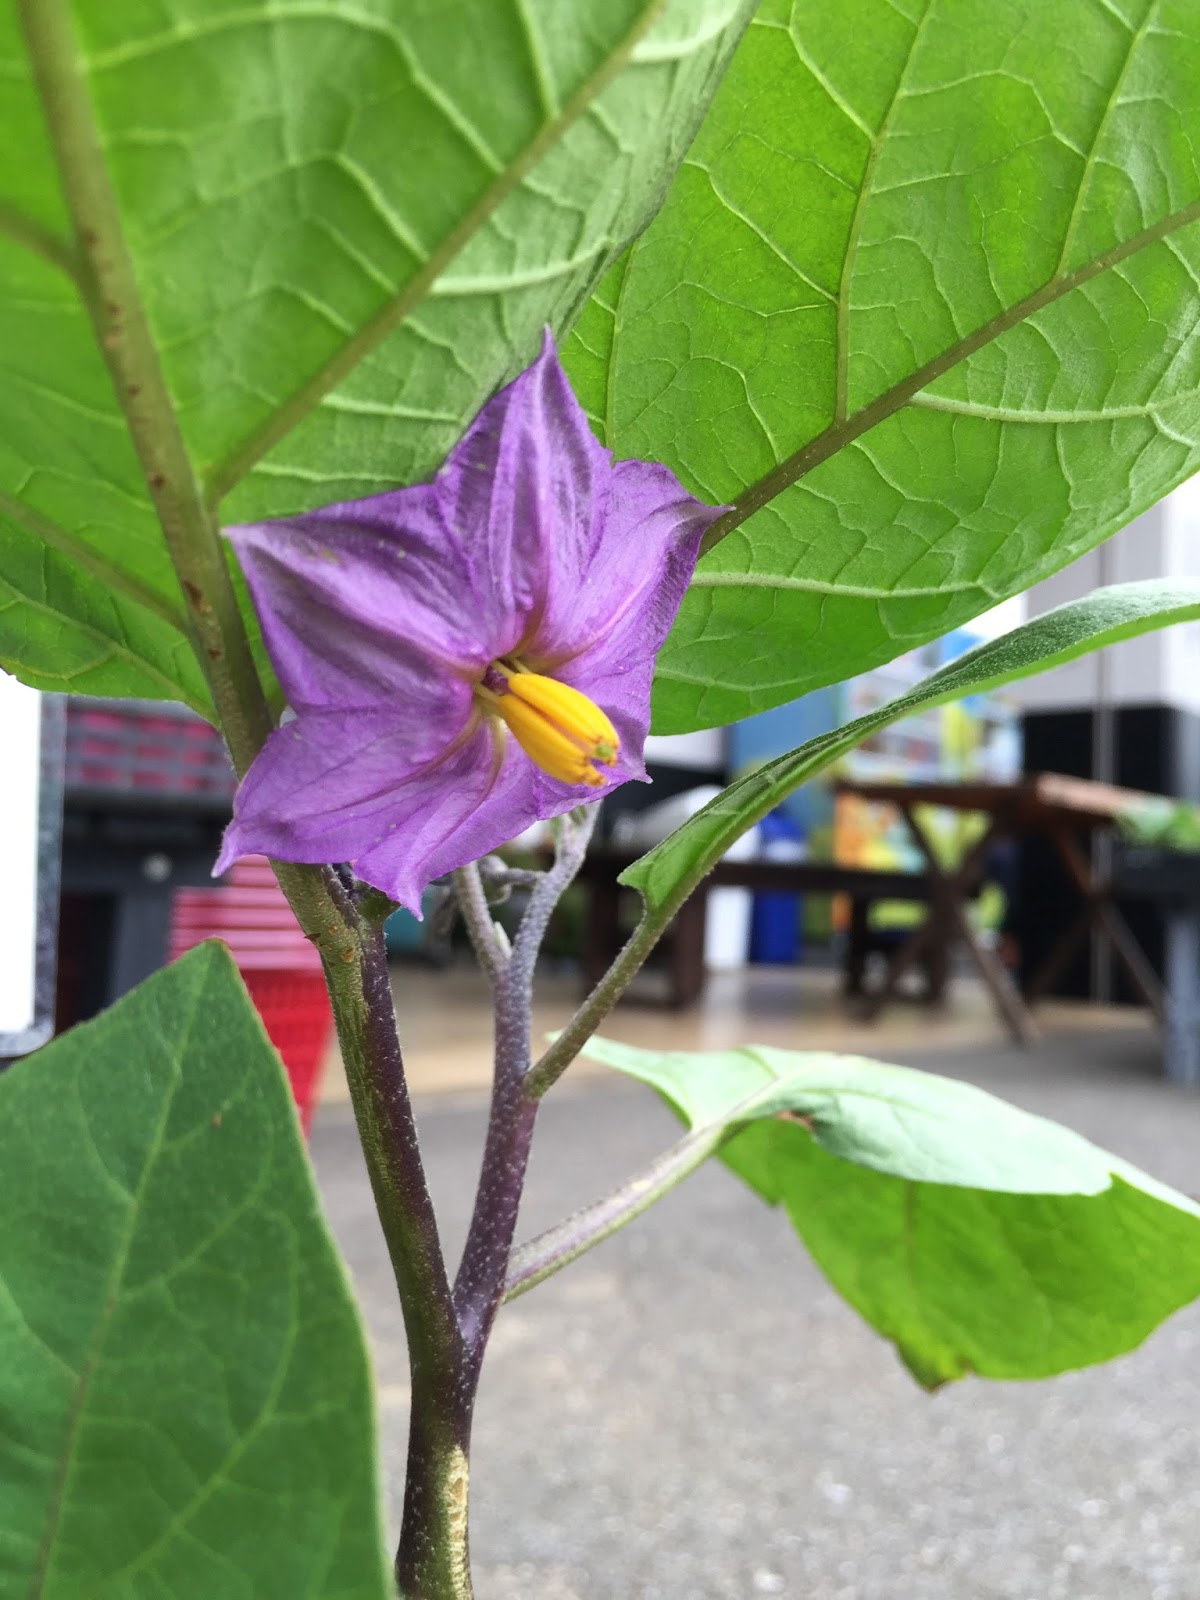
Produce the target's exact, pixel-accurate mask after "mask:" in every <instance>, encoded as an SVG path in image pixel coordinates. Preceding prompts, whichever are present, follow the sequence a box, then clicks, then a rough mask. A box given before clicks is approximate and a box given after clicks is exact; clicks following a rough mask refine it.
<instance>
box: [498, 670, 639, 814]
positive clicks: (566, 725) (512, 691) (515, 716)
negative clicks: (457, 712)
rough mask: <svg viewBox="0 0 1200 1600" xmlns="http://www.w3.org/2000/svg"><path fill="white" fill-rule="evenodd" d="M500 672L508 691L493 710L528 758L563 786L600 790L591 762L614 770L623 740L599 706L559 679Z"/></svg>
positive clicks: (601, 783) (602, 782) (530, 674)
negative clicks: (581, 785) (574, 785)
mask: <svg viewBox="0 0 1200 1600" xmlns="http://www.w3.org/2000/svg"><path fill="white" fill-rule="evenodd" d="M502 670H505V673H506V676H507V678H508V682H507V684H506V685H505V689H506V691H507V692H502V693H501V694H499V695H498V696H497V697H496V699H495V701H494V702H493V704H494V709H495V711H496V712H497V713H498V714H499V715H500V716H501V717H503V718H504V721H505V722H506V723H507V725H508V727H509V728H510V729H511V730H512V734H513V737H514V738H515V739H516V741H517V743H518V744H519V745H520V746H521V748H522V750H524V752H525V754H526V755H527V756H528V757H529V758H530V760H531V761H534V762H536V763H537V765H538V766H539V767H541V769H542V771H543V772H548V773H549V774H550V776H551V777H552V778H558V779H560V780H561V781H562V782H563V783H586V784H588V785H589V787H591V788H593V789H598V788H601V787H602V786H603V784H604V778H603V775H602V774H601V773H599V772H597V771H596V768H595V767H594V766H593V765H592V763H593V762H594V761H598V762H600V763H601V764H602V765H603V766H606V767H611V766H613V765H614V764H615V762H616V759H617V752H618V750H619V749H620V747H621V741H620V739H619V738H618V736H617V730H616V729H615V728H614V727H613V725H612V723H611V722H610V721H609V720H608V718H607V717H606V716H605V715H604V713H603V711H601V709H600V707H599V706H598V705H596V704H595V703H594V702H593V701H591V700H589V699H588V697H587V695H585V694H581V693H580V691H579V690H578V689H572V688H571V686H570V685H569V684H566V683H559V681H558V680H557V679H556V678H544V677H542V675H541V674H540V673H536V672H512V673H509V672H507V669H502ZM490 699H491V697H490V696H489V700H490Z"/></svg>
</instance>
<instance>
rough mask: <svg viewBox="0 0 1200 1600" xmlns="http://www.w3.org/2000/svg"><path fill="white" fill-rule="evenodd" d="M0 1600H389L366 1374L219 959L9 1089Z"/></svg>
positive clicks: (305, 1175)
mask: <svg viewBox="0 0 1200 1600" xmlns="http://www.w3.org/2000/svg"><path fill="white" fill-rule="evenodd" d="M0 1171H2V1172H3V1174H4V1182H3V1185H2V1186H0V1504H2V1505H3V1516H2V1517H0V1595H2V1596H4V1600H85V1597H86V1600H192V1597H194V1600H213V1597H215V1596H218V1595H219V1596H221V1597H222V1600H224V1597H229V1600H275V1597H278V1600H294V1597H295V1596H297V1595H307V1596H312V1597H313V1600H318V1597H319V1600H383V1597H384V1596H385V1595H386V1594H388V1593H389V1592H390V1585H389V1583H388V1580H387V1578H386V1575H385V1572H386V1562H385V1560H384V1556H383V1552H382V1544H381V1526H380V1510H379V1504H378V1494H377V1484H376V1478H375V1463H374V1422H373V1414H372V1394H371V1381H370V1373H369V1370H368V1363H367V1355H366V1350H365V1346H364V1342H363V1335H362V1330H361V1328H360V1325H359V1322H358V1317H357V1313H356V1310H355V1306H354V1303H353V1300H352V1298H351V1295H350V1291H349V1287H348V1285H347V1282H346V1279H345V1276H344V1273H343V1269H342V1267H341V1264H340V1262H339V1261H338V1258H337V1256H336V1253H335V1251H334V1248H333V1245H332V1243H331V1241H330V1238H329V1235H328V1233H327V1232H326V1229H325V1225H324V1222H323V1220H322V1218H321V1213H320V1207H319V1204H318V1201H317V1196H316V1192H315V1189H314V1186H313V1181H312V1175H311V1172H310V1170H309V1166H308V1162H307V1160H306V1158H305V1155H304V1151H303V1148H302V1145H301V1141H300V1135H299V1128H298V1125H297V1121H296V1115H295V1111H294V1110H293V1108H292V1105H291V1101H290V1096H289V1093H288V1089H287V1084H286V1082H285V1080H284V1077H283V1074H282V1072H281V1071H280V1067H279V1062H278V1058H277V1057H276V1056H275V1053H274V1051H273V1050H272V1048H271V1046H270V1045H269V1044H268V1042H267V1039H266V1036H265V1034H264V1033H263V1030H262V1026H261V1024H260V1023H259V1021H258V1019H257V1017H256V1015H255V1013H254V1011H253V1009H252V1007H251V1005H250V1002H249V1000H248V999H247V997H246V993H245V990H244V989H243V988H242V986H241V983H240V980H239V979H238V976H237V972H236V970H235V969H234V967H233V964H232V962H231V960H230V958H229V955H228V952H226V951H225V950H223V949H222V948H221V947H220V946H218V945H212V944H210V945H203V946H201V947H200V948H199V949H198V950H197V951H195V952H194V953H192V954H190V955H188V956H186V957H184V959H183V960H182V961H180V962H179V963H177V964H176V965H175V966H173V967H170V968H168V969H167V970H166V971H165V972H162V973H159V974H158V975H157V976H155V977H153V978H151V979H150V980H149V981H148V982H147V983H145V984H143V985H142V986H141V988H139V989H137V990H135V991H134V993H133V994H131V995H129V996H128V997H127V998H126V999H124V1000H122V1001H120V1002H119V1003H118V1004H117V1005H116V1006H114V1007H113V1009H112V1010H111V1011H109V1012H106V1013H105V1014H104V1015H103V1016H101V1017H99V1018H98V1019H97V1020H96V1021H95V1022H90V1023H87V1024H85V1025H83V1026H82V1027H79V1028H77V1029H75V1030H74V1031H73V1032H71V1033H69V1034H67V1035H65V1036H64V1037H63V1038H61V1039H59V1040H57V1041H56V1042H55V1043H53V1044H50V1045H47V1046H46V1048H45V1049H44V1050H41V1051H39V1052H38V1053H37V1054H36V1055H33V1056H31V1057H29V1058H28V1059H26V1060H24V1061H21V1062H19V1063H17V1064H16V1065H15V1066H13V1067H11V1068H10V1069H9V1070H8V1071H7V1072H6V1073H4V1074H3V1075H0Z"/></svg>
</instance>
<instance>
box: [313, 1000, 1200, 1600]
mask: <svg viewBox="0 0 1200 1600" xmlns="http://www.w3.org/2000/svg"><path fill="white" fill-rule="evenodd" d="M911 1064H912V1065H924V1066H929V1067H931V1068H933V1069H935V1070H938V1071H943V1072H948V1073H952V1074H955V1075H958V1076H962V1077H967V1078H970V1079H972V1080H973V1081H975V1082H978V1083H981V1084H982V1085H984V1086H985V1087H986V1088H989V1089H991V1090H993V1091H994V1092H996V1093H999V1094H1003V1095H1006V1096H1007V1097H1008V1098H1010V1099H1012V1100H1014V1101H1016V1102H1017V1103H1018V1104H1020V1105H1023V1106H1026V1107H1027V1108H1028V1109H1030V1110H1033V1111H1038V1112H1041V1113H1043V1114H1045V1115H1048V1116H1054V1117H1057V1118H1059V1119H1060V1120H1062V1121H1064V1122H1067V1123H1069V1124H1070V1125H1071V1126H1073V1127H1075V1128H1078V1129H1079V1130H1080V1131H1081V1132H1083V1133H1085V1134H1087V1135H1088V1136H1089V1137H1090V1138H1092V1139H1095V1140H1096V1141H1097V1142H1099V1143H1101V1144H1104V1145H1106V1146H1108V1147H1109V1148H1111V1149H1113V1150H1115V1151H1118V1152H1119V1153H1121V1154H1122V1155H1125V1156H1127V1157H1129V1158H1131V1159H1132V1160H1134V1161H1136V1162H1138V1163H1139V1164H1140V1165H1142V1166H1144V1167H1146V1168H1147V1169H1148V1170H1149V1171H1151V1172H1153V1173H1155V1174H1156V1175H1157V1176H1159V1177H1161V1178H1163V1179H1165V1180H1166V1181H1167V1182H1170V1183H1174V1184H1176V1185H1178V1186H1179V1187H1181V1188H1183V1189H1186V1190H1189V1191H1191V1192H1195V1191H1197V1190H1200V1176H1198V1169H1200V1097H1195V1096H1193V1097H1188V1096H1187V1095H1186V1094H1184V1093H1183V1092H1181V1091H1177V1090H1174V1089H1171V1088H1170V1087H1168V1086H1166V1085H1164V1084H1163V1083H1161V1082H1160V1081H1158V1079H1157V1077H1156V1072H1157V1063H1156V1060H1155V1056H1154V1041H1153V1040H1152V1038H1151V1037H1150V1036H1149V1035H1147V1034H1145V1033H1140V1032H1139V1033H1129V1034H1111V1035H1101V1036H1097V1035H1095V1034H1092V1035H1088V1036H1087V1037H1086V1038H1085V1037H1079V1038H1076V1039H1063V1038H1058V1039H1055V1040H1054V1042H1053V1044H1052V1045H1047V1046H1044V1047H1043V1048H1042V1049H1041V1050H1040V1051H1039V1052H1036V1053H1035V1054H1033V1055H1023V1054H1021V1053H1019V1052H1016V1051H1012V1050H1008V1049H996V1050H992V1051H987V1050H972V1051H969V1052H947V1053H945V1054H943V1055H939V1056H936V1057H934V1056H927V1057H926V1058H925V1059H924V1060H923V1061H919V1062H918V1061H916V1060H912V1061H911ZM419 1111H420V1113H421V1125H422V1134H423V1138H424V1141H425V1145H426V1149H427V1160H428V1165H429V1171H430V1181H431V1183H432V1185H433V1188H434V1194H435V1198H436V1200H437V1202H438V1205H439V1210H440V1211H441V1213H442V1215H443V1217H444V1219H445V1226H446V1229H447V1233H448V1235H449V1237H450V1238H451V1240H452V1241H457V1240H459V1239H460V1238H461V1235H462V1230H463V1228H464V1225H465V1221H466V1214H467V1210H468V1206H469V1194H468V1190H469V1188H470V1187H471V1184H472V1183H473V1179H474V1174H475V1169H476V1164H477V1161H478V1150H479V1142H480V1138H481V1132H482V1125H483V1116H484V1107H483V1106H482V1104H480V1103H477V1102H474V1101H471V1102H467V1101H462V1100H459V1101H448V1100H440V1101H430V1102H427V1103H426V1104H425V1105H424V1106H423V1107H419ZM675 1129H676V1125H675V1123H674V1121H673V1120H672V1119H671V1117H670V1116H669V1115H668V1114H667V1113H666V1112H665V1111H663V1110H662V1109H661V1108H660V1107H659V1106H658V1105H657V1103H656V1102H655V1101H654V1099H653V1097H652V1096H651V1095H650V1094H649V1093H648V1092H647V1091H645V1090H642V1089H639V1088H637V1087H635V1086H632V1085H628V1084H626V1083H624V1082H621V1081H616V1082H613V1083H611V1084H610V1083H608V1082H601V1083H596V1082H589V1083H588V1084H586V1085H583V1086H580V1087H579V1088H573V1087H572V1086H571V1085H570V1082H569V1080H568V1081H567V1082H566V1083H564V1084H563V1085H562V1086H561V1087H560V1088H559V1089H558V1090H556V1091H555V1093H554V1095H553V1096H552V1097H551V1098H550V1100H549V1101H548V1103H547V1105H546V1108H545V1110H544V1113H543V1122H542V1124H541V1126H540V1128H539V1136H538V1141H537V1146H536V1150H535V1158H534V1162H533V1166H532V1171H531V1175H530V1183H529V1191H528V1196H527V1201H526V1209H525V1214H524V1225H523V1228H522V1232H523V1233H528V1232H530V1231H533V1230H536V1229H538V1228H541V1227H544V1226H546V1225H547V1224H548V1223H550V1222H552V1221H554V1220H556V1219H557V1217H559V1216H561V1215H562V1214H563V1212H564V1211H566V1210H568V1209H570V1208H571V1207H573V1206H575V1205H577V1204H579V1203H580V1202H582V1201H584V1200H587V1199H590V1198H592V1197H593V1196H595V1195H597V1194H599V1193H601V1192H602V1191H603V1190H605V1189H606V1188H608V1187H611V1186H612V1184H614V1183H615V1182H617V1181H618V1180H619V1179H620V1178H621V1177H623V1176H624V1175H625V1174H627V1173H628V1172H630V1171H631V1170H633V1169H635V1168H636V1167H637V1166H638V1165H640V1164H641V1163H643V1162H644V1161H646V1160H647V1159H649V1157H650V1156H652V1155H653V1154H654V1153H655V1152H656V1151H657V1150H658V1149H660V1148H661V1147H662V1146H663V1145H664V1144H665V1143H667V1142H669V1141H670V1140H671V1139H672V1138H673V1137H674V1134H675ZM313 1155H314V1158H315V1161H316V1165H317V1171H318V1175H319V1179H320V1182H321V1186H322V1190H323V1192H324V1195H325V1199H326V1204H327V1206H328V1209H329V1213H330V1217H331V1221H332V1224H333V1227H334V1229H335V1232H336V1233H337V1235H338V1238H339V1240H340V1242H341V1244H342V1248H343V1249H344V1251H345V1253H346V1256H347V1259H348V1261H349V1264H350V1267H351V1270H352V1272H353V1275H354V1277H355V1280H356V1282H357V1285H358V1289H359V1293H360V1295H361V1297H362V1300H363V1305H364V1310H365V1314H366V1318H367V1321H368V1324H369V1326H370V1330H371V1336H372V1342H373V1345H374V1349H375V1354H376V1361H377V1366H378V1370H379V1378H380V1384H381V1413H382V1423H383V1432H384V1459H385V1470H386V1473H387V1477H388V1481H389V1495H390V1499H391V1514H392V1517H393V1519H394V1518H395V1514H396V1505H395V1500H396V1494H397V1491H398V1478H399V1471H400V1468H401V1465H402V1462H403V1447H404V1429H405V1415H406V1406H407V1387H406V1376H405V1368H404V1351H403V1343H402V1338H401V1335H400V1333H399V1319H398V1313H397V1312H396V1311H395V1310H394V1307H393V1291H392V1287H391V1283H390V1278H389V1272H388V1266H387V1261H386V1257H385V1255H384V1252H383V1248H382V1245H381V1244H380V1242H379V1240H378V1231H377V1228H376V1225H375V1222H374V1217H373V1213H372V1211H371V1206H370V1196H369V1193H368V1191H367V1186H366V1179H365V1176H364V1174H363V1171H362V1166H361V1159H360V1157H359V1155H358V1151H357V1145H356V1143H355V1139H354V1132H353V1127H352V1125H351V1122H350V1120H349V1116H348V1113H346V1112H344V1111H343V1110H342V1109H341V1108H331V1109H329V1110H328V1111H326V1112H324V1113H323V1114H322V1117H321V1119H320V1121H319V1122H318V1125H317V1128H316V1132H315V1135H314V1138H313ZM1198 1427H1200V1308H1192V1309H1191V1310H1189V1311H1186V1312H1184V1313H1182V1314H1181V1315H1179V1316H1177V1317H1175V1318H1174V1319H1173V1320H1172V1321H1171V1322H1169V1323H1168V1324H1167V1325H1166V1326H1165V1327H1164V1328H1162V1329H1160V1330H1159V1332H1158V1333H1157V1334H1155V1335H1154V1336H1153V1337H1152V1338H1151V1339H1150V1340H1149V1341H1148V1342H1147V1343H1146V1344H1145V1345H1144V1346H1143V1347H1142V1348H1141V1349H1140V1350H1137V1351H1135V1352H1134V1353H1133V1354H1131V1355H1129V1356H1126V1357H1124V1358H1123V1359H1121V1360H1119V1361H1117V1362H1115V1363H1113V1364H1111V1365H1110V1366H1108V1367H1105V1368H1099V1369H1094V1370H1091V1371H1088V1372H1082V1373H1073V1374H1070V1375H1068V1376H1066V1377H1063V1378H1059V1379H1056V1380H1053V1381H1051V1382H1042V1383H1037V1384H1008V1383H984V1382H980V1381H977V1380H968V1381H966V1382H963V1383H959V1384H955V1385H952V1386H950V1387H949V1388H948V1389H946V1390H943V1391H942V1392H941V1393H939V1394H937V1395H936V1396H934V1397H932V1398H931V1397H929V1396H927V1395H925V1394H923V1393H922V1392H921V1391H920V1390H919V1389H918V1388H917V1387H916V1386H915V1385H914V1384H913V1383H912V1381H911V1380H910V1379H909V1378H908V1376H907V1375H906V1374H905V1372H904V1371H903V1369H902V1368H901V1367H900V1365H899V1363H898V1362H897V1361H896V1359H895V1358H894V1356H893V1355H892V1353H891V1350H890V1347H888V1346H886V1345H884V1344H883V1343H882V1342H881V1341H880V1340H879V1339H878V1338H877V1337H876V1336H875V1335H874V1334H873V1333H872V1332H871V1331H870V1330H869V1329H868V1328H867V1327H866V1326H865V1325H864V1324H862V1323H861V1322H860V1321H859V1320H858V1318H857V1317H856V1316H855V1314H854V1313H853V1312H851V1311H850V1310H849V1308H848V1307H846V1306H845V1305H844V1304H843V1303H842V1302H841V1301H840V1300H839V1299H837V1297H836V1296H835V1295H834V1294H833V1292H832V1291H831V1290H830V1289H829V1288H827V1287H826V1285H825V1283H824V1280H823V1279H822V1278H821V1277H820V1276H819V1274H818V1273H817V1272H816V1270H815V1268H814V1267H813V1266H812V1265H811V1264H810V1262H809V1261H808V1259H807V1257H806V1256H805V1254H804V1251H803V1248H802V1247H801V1246H800V1244H799V1242H798V1241H797V1239H796V1237H795V1235H794V1234H793V1233H792V1231H791V1229H790V1227H789V1226H788V1224H787V1222H786V1221H785V1220H784V1219H783V1218H782V1217H781V1216H780V1215H778V1214H776V1213H774V1212H772V1211H770V1210H768V1209H767V1208H766V1207H764V1206H763V1205H761V1204H760V1203H759V1202H758V1201H757V1200H756V1199H754V1197H753V1196H751V1195H750V1194H749V1193H748V1192H747V1191H745V1190H744V1189H742V1188H741V1187H740V1186H739V1184H738V1183H737V1181H736V1180H735V1179H733V1178H732V1177H731V1176H729V1175H728V1174H726V1173H725V1172H724V1171H722V1170H721V1169H719V1168H716V1167H711V1168H709V1169H706V1170H704V1171H702V1172H700V1173H699V1174H697V1175H696V1176H695V1177H693V1178H692V1179H690V1180H689V1181H688V1182H687V1183H686V1184H685V1185H684V1186H683V1187H682V1188H681V1189H679V1190H676V1191H675V1192H674V1194H672V1195H671V1196H669V1197H668V1198H667V1199H666V1200H665V1201H663V1202H662V1203H661V1204H660V1205H658V1206H657V1207H655V1208H654V1209H653V1210H652V1211H651V1212H650V1213H649V1214H648V1215H647V1216H645V1217H643V1218H641V1219H640V1220H639V1221H638V1222H636V1223H634V1224H633V1225H632V1226H631V1227H630V1228H628V1229H626V1230H625V1231H624V1232H623V1233H622V1234H620V1235H618V1236H617V1237H616V1238H615V1239H613V1240H610V1241H608V1242H607V1243H606V1244H604V1245H602V1246H600V1247H599V1248H598V1249H597V1250H595V1251H593V1252H592V1253H591V1254H590V1255H589V1256H587V1257H585V1258H584V1259H583V1260H581V1261H579V1262H577V1263H576V1264H575V1265H574V1266H572V1267H571V1268H569V1269H568V1270H567V1271H566V1272H564V1273H563V1274H562V1275H561V1276H560V1277H559V1278H557V1279H555V1280H552V1281H551V1282H549V1283H547V1284H545V1285H543V1286H542V1287H541V1288H539V1289H536V1290H534V1291H533V1292H532V1293H531V1294H530V1295H528V1296H527V1297H526V1298H524V1299H522V1300H520V1301H518V1302H516V1303H515V1304H514V1305H513V1306H512V1307H510V1308H509V1309H508V1310H507V1311H505V1312H504V1313H502V1316H501V1320H500V1322H499V1323H498V1325H497V1329H496V1333H495V1336H494V1339H493V1343H492V1348H491V1351H490V1352H489V1357H488V1366H487V1370H486V1375H485V1380H484V1384H483V1389H482V1393H481V1396H480V1404H479V1410H478V1413H477V1424H476V1431H475V1449H474V1460H473V1469H472V1471H473V1479H474V1487H473V1494H472V1500H473V1514H472V1550H473V1556H474V1566H475V1578H476V1590H477V1594H478V1596H479V1600H748V1597H755V1596H759V1595H780V1596H785V1597H790V1600H1200V1448H1198V1446H1197V1442H1196V1441H1197V1437H1198V1434H1197V1429H1198Z"/></svg>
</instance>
